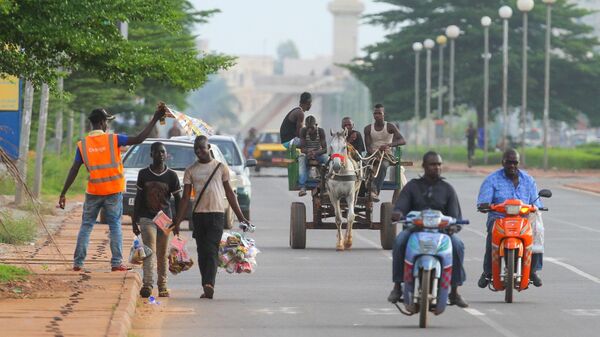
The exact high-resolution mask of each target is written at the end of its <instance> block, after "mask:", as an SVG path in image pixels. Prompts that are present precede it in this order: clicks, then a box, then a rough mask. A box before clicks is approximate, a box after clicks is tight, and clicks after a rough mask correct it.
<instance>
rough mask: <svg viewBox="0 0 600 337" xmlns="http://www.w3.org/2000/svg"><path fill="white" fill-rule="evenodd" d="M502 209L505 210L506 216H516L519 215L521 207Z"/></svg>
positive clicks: (507, 206) (505, 207)
mask: <svg viewBox="0 0 600 337" xmlns="http://www.w3.org/2000/svg"><path fill="white" fill-rule="evenodd" d="M504 209H505V210H506V214H508V215H517V214H519V211H521V206H520V205H506V206H504Z"/></svg>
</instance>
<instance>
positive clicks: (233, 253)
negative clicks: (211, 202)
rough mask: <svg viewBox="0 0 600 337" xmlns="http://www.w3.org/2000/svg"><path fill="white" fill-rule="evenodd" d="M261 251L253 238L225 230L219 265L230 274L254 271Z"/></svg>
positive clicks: (220, 246)
mask: <svg viewBox="0 0 600 337" xmlns="http://www.w3.org/2000/svg"><path fill="white" fill-rule="evenodd" d="M252 227H254V226H252ZM259 252H260V251H259V250H258V248H256V245H255V244H254V240H253V239H250V238H247V237H245V236H244V235H243V234H240V233H236V232H225V233H223V236H222V237H221V243H220V244H219V267H221V268H223V269H225V270H226V271H227V272H228V273H230V274H232V273H238V274H240V273H252V272H253V271H254V269H255V268H256V254H258V253H259Z"/></svg>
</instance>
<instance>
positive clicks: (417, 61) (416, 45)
mask: <svg viewBox="0 0 600 337" xmlns="http://www.w3.org/2000/svg"><path fill="white" fill-rule="evenodd" d="M412 49H413V51H414V52H415V127H414V132H415V153H416V147H417V146H419V133H418V131H417V129H418V128H419V87H420V85H419V83H420V78H419V76H420V75H419V68H420V66H419V64H420V57H419V56H420V54H421V50H423V44H422V43H421V42H415V43H413V45H412Z"/></svg>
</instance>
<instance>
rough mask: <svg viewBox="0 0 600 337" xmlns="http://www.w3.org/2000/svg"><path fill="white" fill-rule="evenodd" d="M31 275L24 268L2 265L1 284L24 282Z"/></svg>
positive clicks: (0, 265)
mask: <svg viewBox="0 0 600 337" xmlns="http://www.w3.org/2000/svg"><path fill="white" fill-rule="evenodd" d="M29 274H30V273H29V271H27V270H25V269H23V268H19V267H15V266H9V265H5V264H0V283H6V282H10V281H20V280H24V279H25V277H27V275H29Z"/></svg>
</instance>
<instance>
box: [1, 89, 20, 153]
mask: <svg viewBox="0 0 600 337" xmlns="http://www.w3.org/2000/svg"><path fill="white" fill-rule="evenodd" d="M0 82H1V83H0V89H1V90H0V147H1V148H2V149H3V150H4V151H5V152H6V153H7V154H8V155H9V156H10V157H11V159H13V160H16V159H17V158H19V142H20V137H21V109H22V104H21V102H22V100H21V95H22V92H21V80H16V79H15V80H10V79H7V78H0ZM11 82H12V83H11ZM11 86H17V88H16V90H13V89H11V88H10V87H11ZM17 92H18V96H17V95H16V93H17ZM15 96H17V97H15Z"/></svg>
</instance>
